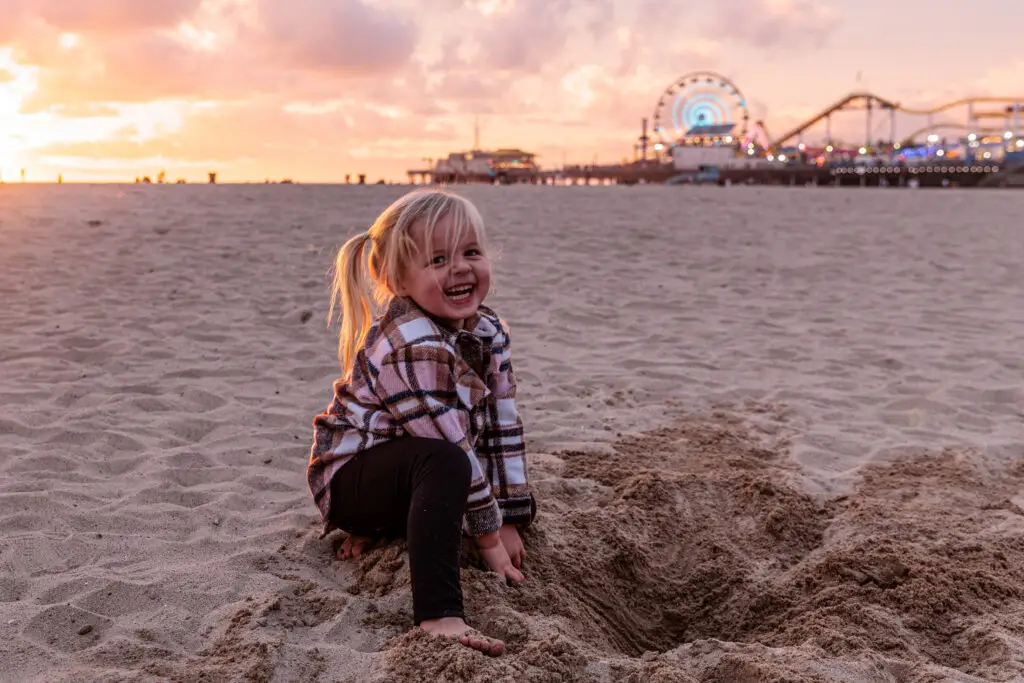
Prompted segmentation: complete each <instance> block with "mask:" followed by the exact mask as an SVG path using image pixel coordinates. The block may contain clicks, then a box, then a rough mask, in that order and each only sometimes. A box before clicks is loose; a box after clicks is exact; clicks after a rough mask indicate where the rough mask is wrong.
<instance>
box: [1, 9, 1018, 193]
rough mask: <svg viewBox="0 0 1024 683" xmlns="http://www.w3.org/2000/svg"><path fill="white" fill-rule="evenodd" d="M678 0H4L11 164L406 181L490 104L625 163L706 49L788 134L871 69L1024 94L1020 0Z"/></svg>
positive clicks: (516, 130) (583, 150) (539, 139)
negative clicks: (983, 21) (646, 121)
mask: <svg viewBox="0 0 1024 683" xmlns="http://www.w3.org/2000/svg"><path fill="white" fill-rule="evenodd" d="M683 5H684V3H673V2H646V1H641V0H566V1H565V2H558V3H552V2H550V1H549V0H432V1H431V2H430V3H424V2H419V1H418V0H294V1H291V0H289V2H285V1H284V0H160V2H138V1H137V0H80V1H79V2H75V3H69V2H66V0H20V1H19V2H13V0H12V1H10V2H2V1H0V11H3V13H4V14H3V16H4V22H3V25H2V26H0V174H2V176H0V177H2V178H3V179H4V180H6V181H8V182H10V181H12V180H14V179H16V178H17V177H18V176H19V174H20V169H22V168H24V169H26V177H27V178H28V179H29V180H33V181H46V182H50V181H53V180H55V179H56V177H57V176H58V175H63V177H64V179H65V180H70V181H90V180H95V181H113V180H132V179H133V178H135V177H136V176H140V175H150V176H154V177H155V176H156V174H158V173H159V172H160V171H161V170H165V171H166V173H167V176H168V177H169V178H178V177H181V178H187V179H189V180H190V181H197V180H202V179H205V177H206V174H207V173H208V172H209V171H211V170H217V171H219V173H220V176H221V178H223V179H224V180H225V181H228V182H230V181H260V180H263V179H264V178H272V179H280V178H285V177H287V178H293V179H295V180H300V181H306V182H315V181H341V180H343V178H344V176H345V175H346V174H351V175H353V176H354V175H356V174H367V175H368V177H370V178H372V179H376V178H387V179H391V180H405V170H406V169H408V168H416V167H422V166H423V165H425V164H426V163H427V161H426V160H428V159H436V158H438V157H440V156H444V155H447V154H448V153H449V152H452V151H459V150H464V149H468V148H470V147H471V146H472V143H473V136H474V122H475V121H479V128H480V141H481V145H482V146H484V147H501V146H508V147H520V148H524V149H528V150H530V151H533V152H536V153H538V154H539V155H540V157H539V161H540V163H541V164H542V165H543V166H547V167H550V166H556V165H559V164H561V162H562V159H563V158H565V159H566V161H568V162H569V163H573V162H583V163H588V162H590V161H591V160H592V159H594V158H595V157H596V158H598V159H601V160H604V161H609V162H614V161H619V160H621V159H623V158H631V157H632V154H633V143H634V141H635V139H636V137H637V136H638V135H639V133H640V120H641V119H642V118H643V117H649V116H650V115H651V113H652V111H653V110H654V107H655V104H656V102H657V100H658V97H659V95H660V94H661V93H662V91H663V90H664V89H665V87H666V86H667V85H668V84H669V83H671V82H672V81H673V79H675V78H677V77H678V76H681V75H682V74H684V73H687V72H690V71H695V70H701V69H713V70H714V71H717V72H719V73H723V74H726V75H728V76H729V78H731V79H732V80H734V81H735V82H736V83H737V84H738V85H739V86H740V87H741V88H742V90H743V92H744V94H745V95H746V96H747V98H748V99H749V101H750V110H751V116H752V118H753V119H755V120H756V119H764V120H765V121H766V123H767V125H768V127H769V129H770V130H772V131H773V132H777V131H780V130H783V129H786V128H787V127H791V126H792V125H794V124H796V123H799V122H800V121H802V120H804V119H806V118H807V117H809V116H810V115H812V114H814V113H815V112H817V111H818V110H820V109H821V108H823V107H824V106H826V105H827V104H828V103H830V102H831V101H833V100H836V99H838V98H840V97H842V96H843V95H845V94H846V93H848V92H850V91H852V90H855V89H867V90H870V91H872V92H875V93H877V94H879V95H882V96H884V97H888V98H891V99H893V100H898V101H901V102H903V103H904V104H917V105H931V104H937V103H941V102H943V101H947V100H949V99H953V98H956V97H960V96H966V95H981V94H998V95H1007V94H1011V95H1016V94H1017V93H1022V94H1024V81H1022V80H1021V77H1020V74H1021V73H1024V61H1022V60H1021V59H1020V57H1019V53H1018V48H1017V45H1019V42H1020V35H1019V29H1018V28H1016V27H1019V26H1020V25H1021V22H1022V20H1024V7H1017V6H1016V5H1013V4H1012V3H1006V2H999V1H998V0H978V1H977V2H974V3H971V4H970V5H969V6H968V5H962V4H956V5H949V6H939V5H936V4H934V3H931V2H927V1H926V0H907V1H906V2H900V3H892V2H882V1H881V0H865V1H864V2H861V3H859V4H856V5H855V4H852V3H844V2H839V1H838V0H833V1H832V2H812V1H811V0H719V2H716V3H707V4H705V5H704V6H695V5H693V4H691V3H685V6H686V7H685V9H684V8H683ZM979 16H989V17H999V20H998V21H995V22H992V23H991V24H987V25H986V27H985V30H984V31H966V32H957V33H956V41H955V44H956V52H957V57H956V59H955V60H952V61H951V60H950V59H949V40H951V39H952V33H950V31H951V30H952V27H958V26H961V25H964V22H970V21H975V20H976V19H977V17H979ZM942 36H946V37H945V38H943V37H942ZM835 126H836V128H835V130H836V132H838V133H839V134H849V135H857V134H859V130H860V128H862V125H861V124H860V123H859V122H857V121H856V120H851V121H850V122H844V121H837V122H836V124H835ZM858 126H860V128H858Z"/></svg>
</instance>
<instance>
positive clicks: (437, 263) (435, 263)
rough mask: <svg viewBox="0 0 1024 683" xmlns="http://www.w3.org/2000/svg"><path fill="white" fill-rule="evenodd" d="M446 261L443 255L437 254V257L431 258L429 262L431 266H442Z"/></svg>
mask: <svg viewBox="0 0 1024 683" xmlns="http://www.w3.org/2000/svg"><path fill="white" fill-rule="evenodd" d="M447 260H448V259H446V258H445V256H444V255H443V254H438V255H437V256H435V257H434V258H432V259H431V260H430V265H432V266H443V265H444V262H445V261H447Z"/></svg>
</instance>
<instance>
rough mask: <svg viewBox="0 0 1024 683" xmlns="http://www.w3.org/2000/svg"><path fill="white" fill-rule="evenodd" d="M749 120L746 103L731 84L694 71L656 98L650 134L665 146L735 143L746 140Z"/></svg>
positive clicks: (723, 78) (718, 77)
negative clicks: (720, 141)
mask: <svg viewBox="0 0 1024 683" xmlns="http://www.w3.org/2000/svg"><path fill="white" fill-rule="evenodd" d="M749 119H750V112H749V111H748V110H747V100H746V98H745V97H744V96H743V93H741V92H740V90H739V88H737V87H736V85H735V84H733V82H732V81H730V80H729V79H728V78H725V77H724V76H721V75H719V74H716V73H714V72H711V71H694V72H693V73H689V74H686V75H685V76H683V77H682V78H680V79H678V80H677V81H676V82H674V83H673V84H672V85H670V86H669V87H667V88H666V89H665V92H663V93H662V94H661V97H660V98H658V105H657V107H656V108H655V110H654V134H655V135H656V136H657V137H658V139H659V140H660V141H661V142H662V144H664V145H665V146H668V147H674V146H676V145H677V144H679V142H680V141H681V140H684V139H688V138H689V139H695V138H704V139H705V140H706V139H707V138H708V137H711V138H717V139H725V138H730V140H732V139H735V140H737V141H738V140H740V139H742V138H744V137H746V135H747V124H748V122H749Z"/></svg>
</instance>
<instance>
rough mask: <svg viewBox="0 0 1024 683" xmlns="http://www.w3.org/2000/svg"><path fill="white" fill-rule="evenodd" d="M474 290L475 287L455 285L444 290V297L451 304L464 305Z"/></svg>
mask: <svg viewBox="0 0 1024 683" xmlns="http://www.w3.org/2000/svg"><path fill="white" fill-rule="evenodd" d="M474 289H476V286H475V285H456V286H454V287H449V288H448V289H446V290H444V295H445V296H446V297H447V298H448V300H449V301H451V302H452V303H453V304H464V303H468V302H469V300H470V298H471V297H472V296H473V290H474Z"/></svg>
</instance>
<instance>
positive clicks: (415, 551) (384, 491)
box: [331, 437, 472, 625]
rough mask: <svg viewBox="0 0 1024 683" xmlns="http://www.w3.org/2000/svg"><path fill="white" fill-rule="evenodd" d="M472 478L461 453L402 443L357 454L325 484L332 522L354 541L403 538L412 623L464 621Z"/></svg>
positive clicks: (414, 441)
mask: <svg viewBox="0 0 1024 683" xmlns="http://www.w3.org/2000/svg"><path fill="white" fill-rule="evenodd" d="M471 478H472V472H471V470H470V465H469V460H468V458H467V457H466V453H465V451H463V450H462V449H461V448H459V447H458V446H457V445H455V444H453V443H451V442H449V441H444V440H440V439H421V438H414V437H405V438H402V439H396V440H395V441H389V442H387V443H383V444H381V445H379V446H374V447H373V448H370V449H369V450H366V451H363V452H362V453H359V454H358V455H356V456H355V457H354V458H352V460H350V461H349V462H347V463H345V464H344V465H343V466H342V468H341V469H340V470H338V473H337V474H335V475H334V479H332V480H331V520H332V521H333V522H334V523H335V524H336V525H337V526H339V527H340V528H342V529H344V530H345V531H348V532H350V533H353V534H356V535H359V536H381V535H395V536H403V535H404V536H405V537H406V539H407V541H408V546H409V572H410V574H411V575H412V612H413V618H414V619H415V621H416V624H417V625H419V623H420V622H421V621H424V620H427V619H440V618H442V617H465V613H464V612H463V607H462V587H461V585H460V583H459V552H460V550H461V547H462V515H463V513H464V512H465V510H466V497H467V496H468V495H469V484H470V479H471Z"/></svg>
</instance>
